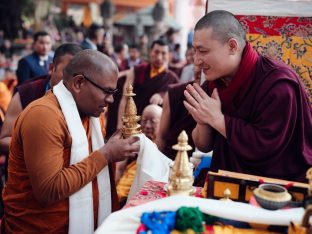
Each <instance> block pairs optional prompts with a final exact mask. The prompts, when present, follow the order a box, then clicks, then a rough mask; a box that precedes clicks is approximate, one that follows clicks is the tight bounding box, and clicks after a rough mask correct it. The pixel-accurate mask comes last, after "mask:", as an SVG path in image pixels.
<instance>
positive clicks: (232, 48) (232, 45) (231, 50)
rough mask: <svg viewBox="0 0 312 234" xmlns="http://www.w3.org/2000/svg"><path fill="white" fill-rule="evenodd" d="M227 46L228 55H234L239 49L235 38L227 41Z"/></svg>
mask: <svg viewBox="0 0 312 234" xmlns="http://www.w3.org/2000/svg"><path fill="white" fill-rule="evenodd" d="M228 45H229V53H230V55H234V54H236V53H237V52H238V50H239V48H238V41H237V40H236V39H235V38H231V39H229V41H228Z"/></svg>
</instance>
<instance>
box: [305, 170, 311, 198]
mask: <svg viewBox="0 0 312 234" xmlns="http://www.w3.org/2000/svg"><path fill="white" fill-rule="evenodd" d="M306 178H307V179H308V180H309V189H308V195H309V196H312V167H311V168H310V169H309V170H308V171H307V174H306Z"/></svg>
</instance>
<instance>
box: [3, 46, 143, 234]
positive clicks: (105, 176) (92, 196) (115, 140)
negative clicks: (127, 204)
mask: <svg viewBox="0 0 312 234" xmlns="http://www.w3.org/2000/svg"><path fill="white" fill-rule="evenodd" d="M117 76H118V69H117V67H116V65H115V64H114V63H113V61H112V60H111V59H110V58H109V57H107V56H106V55H104V54H103V53H101V52H98V51H96V50H91V49H87V50H83V51H81V52H79V53H78V54H76V55H75V56H74V58H73V59H72V60H71V61H70V62H69V64H68V65H67V66H66V67H65V69H64V71H63V80H62V81H60V82H59V83H58V84H57V85H55V86H54V87H53V89H52V90H50V91H48V92H47V94H46V95H45V96H44V97H42V98H40V99H38V100H37V101H35V102H32V103H31V104H29V106H28V107H27V108H26V109H25V110H24V111H23V112H22V113H21V114H20V116H19V117H18V119H17V121H16V124H15V126H14V129H13V134H12V142H11V147H10V157H9V158H10V160H9V167H8V171H9V173H8V181H7V185H6V188H5V189H4V193H3V198H4V204H5V218H4V219H3V221H2V225H4V230H5V232H6V233H19V232H23V233H93V232H94V230H95V229H96V228H97V226H98V225H100V224H101V223H102V222H103V221H104V219H105V218H106V217H107V216H108V215H109V214H110V213H111V212H112V211H115V210H117V209H118V199H117V194H116V187H115V183H114V178H113V171H112V163H114V162H117V161H123V160H126V159H128V158H131V157H134V156H136V155H137V153H138V152H139V145H137V144H134V143H135V142H137V141H138V137H130V138H128V139H122V136H121V132H119V131H117V132H116V133H115V134H114V135H113V136H112V137H111V138H110V139H109V141H108V142H107V143H106V144H104V133H103V132H104V131H103V129H102V126H101V123H100V121H99V118H98V117H99V116H100V115H101V114H102V113H103V111H104V108H105V107H106V106H107V105H109V104H111V103H113V102H114V97H113V94H114V93H115V92H116V91H117V90H116V85H117ZM34 120H35V121H34Z"/></svg>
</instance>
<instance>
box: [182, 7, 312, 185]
mask: <svg viewBox="0 0 312 234" xmlns="http://www.w3.org/2000/svg"><path fill="white" fill-rule="evenodd" d="M193 47H194V49H195V61H194V62H195V65H196V66H199V67H201V68H202V70H203V72H204V74H205V78H206V80H207V81H208V82H207V83H206V85H207V88H208V94H207V93H206V92H204V90H203V89H202V88H200V87H199V86H198V85H196V84H195V85H193V86H192V85H188V86H187V87H186V91H185V92H184V94H185V97H186V99H187V101H185V102H184V104H185V107H186V108H187V110H188V111H189V112H190V113H191V114H192V116H193V118H194V119H195V121H196V122H197V125H196V127H195V129H194V131H193V134H192V136H193V140H194V142H195V145H196V146H197V147H198V148H199V149H200V150H202V151H210V150H213V157H212V164H211V169H212V170H215V171H216V170H218V169H223V170H229V171H234V172H242V173H248V174H254V175H259V176H266V177H273V178H279V179H286V180H292V181H302V182H304V181H306V179H305V174H306V171H307V169H308V168H309V167H310V166H311V165H312V140H311V139H312V108H311V104H310V102H309V99H308V96H307V93H306V92H305V89H304V87H303V85H302V83H301V82H300V80H299V78H298V76H297V75H296V74H295V72H293V71H292V70H291V69H290V68H289V67H287V66H286V65H285V64H283V63H282V62H277V61H274V60H271V59H268V58H265V57H262V56H260V55H258V54H257V53H256V52H255V51H254V50H253V48H252V47H251V45H250V44H249V43H247V42H246V41H245V32H244V30H243V28H242V26H241V25H240V23H239V22H238V21H237V20H236V19H235V17H234V16H233V15H232V14H231V13H229V12H226V11H213V12H210V13H209V14H207V15H205V16H204V17H203V18H201V19H200V20H199V21H198V23H197V24H196V26H195V35H194V40H193Z"/></svg>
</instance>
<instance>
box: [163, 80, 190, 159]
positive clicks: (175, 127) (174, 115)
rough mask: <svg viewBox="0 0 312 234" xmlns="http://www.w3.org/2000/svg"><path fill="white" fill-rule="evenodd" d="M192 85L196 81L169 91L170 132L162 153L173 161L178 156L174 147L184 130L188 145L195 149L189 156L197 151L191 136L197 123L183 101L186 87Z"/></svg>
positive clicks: (175, 86)
mask: <svg viewBox="0 0 312 234" xmlns="http://www.w3.org/2000/svg"><path fill="white" fill-rule="evenodd" d="M192 83H194V81H192V82H188V83H183V84H177V85H174V86H172V87H170V88H169V89H168V99H169V107H170V122H169V127H168V131H167V133H166V135H165V138H164V149H163V151H162V153H163V154H164V155H166V156H167V157H168V158H170V159H172V160H174V159H175V157H176V155H177V151H176V150H174V149H172V146H173V145H175V144H177V142H178V136H179V134H180V133H181V132H182V130H185V131H186V134H187V135H188V137H189V140H188V144H189V145H191V146H192V148H193V150H192V151H188V154H189V156H191V155H190V154H191V152H193V151H194V150H195V145H194V142H193V139H192V137H191V136H192V131H193V129H194V128H195V125H196V122H195V120H194V119H193V117H192V115H190V114H189V113H188V111H187V110H186V108H185V106H184V104H183V101H184V100H185V96H184V90H185V87H186V86H187V85H188V84H192Z"/></svg>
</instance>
